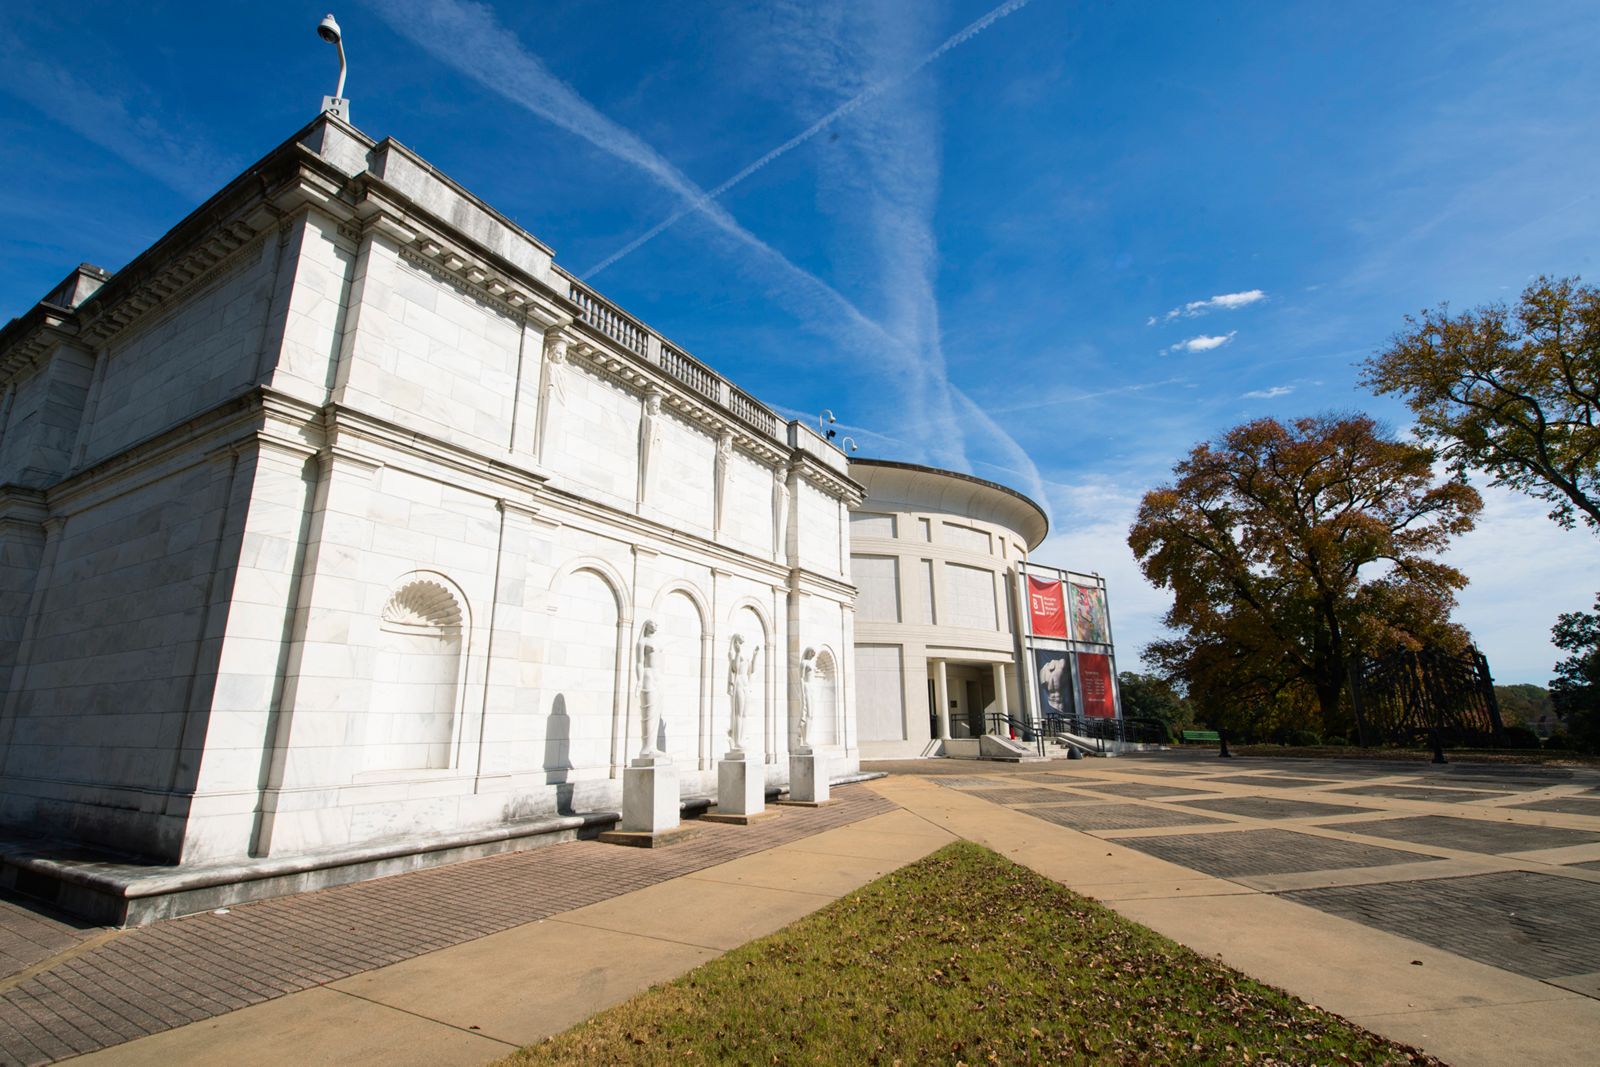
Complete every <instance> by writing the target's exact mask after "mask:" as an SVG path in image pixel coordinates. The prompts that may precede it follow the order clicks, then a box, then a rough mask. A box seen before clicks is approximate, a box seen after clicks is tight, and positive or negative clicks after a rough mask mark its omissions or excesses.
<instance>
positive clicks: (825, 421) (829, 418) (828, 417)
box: [817, 408, 839, 441]
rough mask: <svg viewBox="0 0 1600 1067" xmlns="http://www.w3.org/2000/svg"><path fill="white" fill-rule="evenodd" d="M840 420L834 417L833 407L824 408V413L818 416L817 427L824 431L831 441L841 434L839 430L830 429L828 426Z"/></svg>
mask: <svg viewBox="0 0 1600 1067" xmlns="http://www.w3.org/2000/svg"><path fill="white" fill-rule="evenodd" d="M838 421H839V420H838V419H835V418H834V417H833V411H832V409H830V408H823V409H822V413H821V414H819V415H818V416H817V428H818V429H820V430H822V431H823V433H824V434H825V435H826V436H827V439H828V440H829V441H832V440H833V439H834V438H835V437H838V436H839V431H838V430H830V429H828V427H830V426H832V425H833V424H834V423H835V422H838Z"/></svg>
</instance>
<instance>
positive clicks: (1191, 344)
mask: <svg viewBox="0 0 1600 1067" xmlns="http://www.w3.org/2000/svg"><path fill="white" fill-rule="evenodd" d="M1238 332H1239V331H1238V330H1229V331H1228V332H1227V333H1225V334H1218V335H1216V336H1214V337H1208V336H1206V335H1205V334H1201V335H1200V336H1199V337H1191V338H1189V339H1188V340H1187V341H1179V342H1178V343H1177V344H1175V345H1171V346H1169V347H1167V348H1163V349H1162V350H1161V354H1162V355H1163V356H1164V355H1166V354H1167V353H1169V352H1209V351H1211V350H1212V349H1213V348H1221V347H1222V346H1223V345H1225V344H1227V343H1228V342H1229V341H1231V340H1233V335H1234V334H1236V333H1238Z"/></svg>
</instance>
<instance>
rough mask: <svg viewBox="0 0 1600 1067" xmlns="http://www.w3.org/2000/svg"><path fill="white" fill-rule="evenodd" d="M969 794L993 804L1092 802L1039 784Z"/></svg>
mask: <svg viewBox="0 0 1600 1067" xmlns="http://www.w3.org/2000/svg"><path fill="white" fill-rule="evenodd" d="M966 792H967V793H968V794H969V795H971V796H975V797H979V798H981V799H983V800H987V801H988V802H989V803H991V804H1005V805H1008V806H1011V807H1015V806H1016V805H1018V804H1071V803H1074V802H1076V803H1080V804H1092V803H1094V800H1093V799H1092V798H1090V797H1083V796H1078V795H1077V794H1076V793H1063V792H1061V791H1060V790H1058V789H1043V788H1041V787H1039V786H1023V787H1021V788H1019V789H969V790H967V791H966Z"/></svg>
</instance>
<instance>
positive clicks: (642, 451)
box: [639, 389, 662, 504]
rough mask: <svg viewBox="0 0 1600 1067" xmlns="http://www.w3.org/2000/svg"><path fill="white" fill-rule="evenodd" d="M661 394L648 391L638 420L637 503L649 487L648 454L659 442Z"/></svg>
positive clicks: (641, 501) (653, 390)
mask: <svg viewBox="0 0 1600 1067" xmlns="http://www.w3.org/2000/svg"><path fill="white" fill-rule="evenodd" d="M661 396H662V394H661V392H660V391H659V390H656V389H652V390H650V391H649V392H648V393H646V394H645V395H644V415H643V416H642V417H641V418H640V419H639V503H641V504H642V503H644V498H645V496H646V494H647V492H648V491H649V487H650V453H651V452H653V451H654V450H655V446H656V444H657V443H658V442H659V441H660V440H661Z"/></svg>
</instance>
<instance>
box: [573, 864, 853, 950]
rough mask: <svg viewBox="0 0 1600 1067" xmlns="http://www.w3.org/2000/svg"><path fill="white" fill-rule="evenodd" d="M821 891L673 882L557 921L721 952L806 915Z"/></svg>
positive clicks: (822, 896)
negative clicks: (810, 891)
mask: <svg viewBox="0 0 1600 1067" xmlns="http://www.w3.org/2000/svg"><path fill="white" fill-rule="evenodd" d="M832 899H833V897H832V896H831V895H829V894H827V893H809V892H796V891H794V890H792V889H768V888H765V887H764V886H755V885H728V884H725V883H721V882H707V881H702V880H700V879H695V878H677V879H674V880H672V881H670V882H661V883H659V884H657V885H653V886H650V887H649V888H648V889H640V890H636V891H634V892H632V893H625V894H623V895H622V896H620V897H612V898H611V899H610V900H603V901H601V902H600V903H598V904H590V905H589V906H588V907H585V908H579V909H577V910H576V911H569V912H565V913H563V914H562V916H561V921H562V922H568V923H573V924H575V925H578V926H590V927H594V928H595V929H598V930H616V931H618V932H622V933H634V934H639V935H641V936H644V937H656V938H660V939H662V940H664V941H677V942H680V943H682V944H685V945H697V946H700V947H702V948H713V949H719V950H721V951H724V952H725V951H727V950H728V949H731V948H738V947H739V946H740V945H742V944H744V943H745V942H746V941H753V940H755V939H756V938H758V937H764V936H766V935H767V934H770V933H772V932H773V931H774V930H781V929H782V928H783V927H785V926H787V925H789V924H790V923H792V922H794V921H795V920H796V919H798V918H800V917H801V916H802V915H809V914H810V913H811V912H813V911H816V910H817V909H818V908H820V907H822V905H824V904H826V903H828V901H830V900H832Z"/></svg>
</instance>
